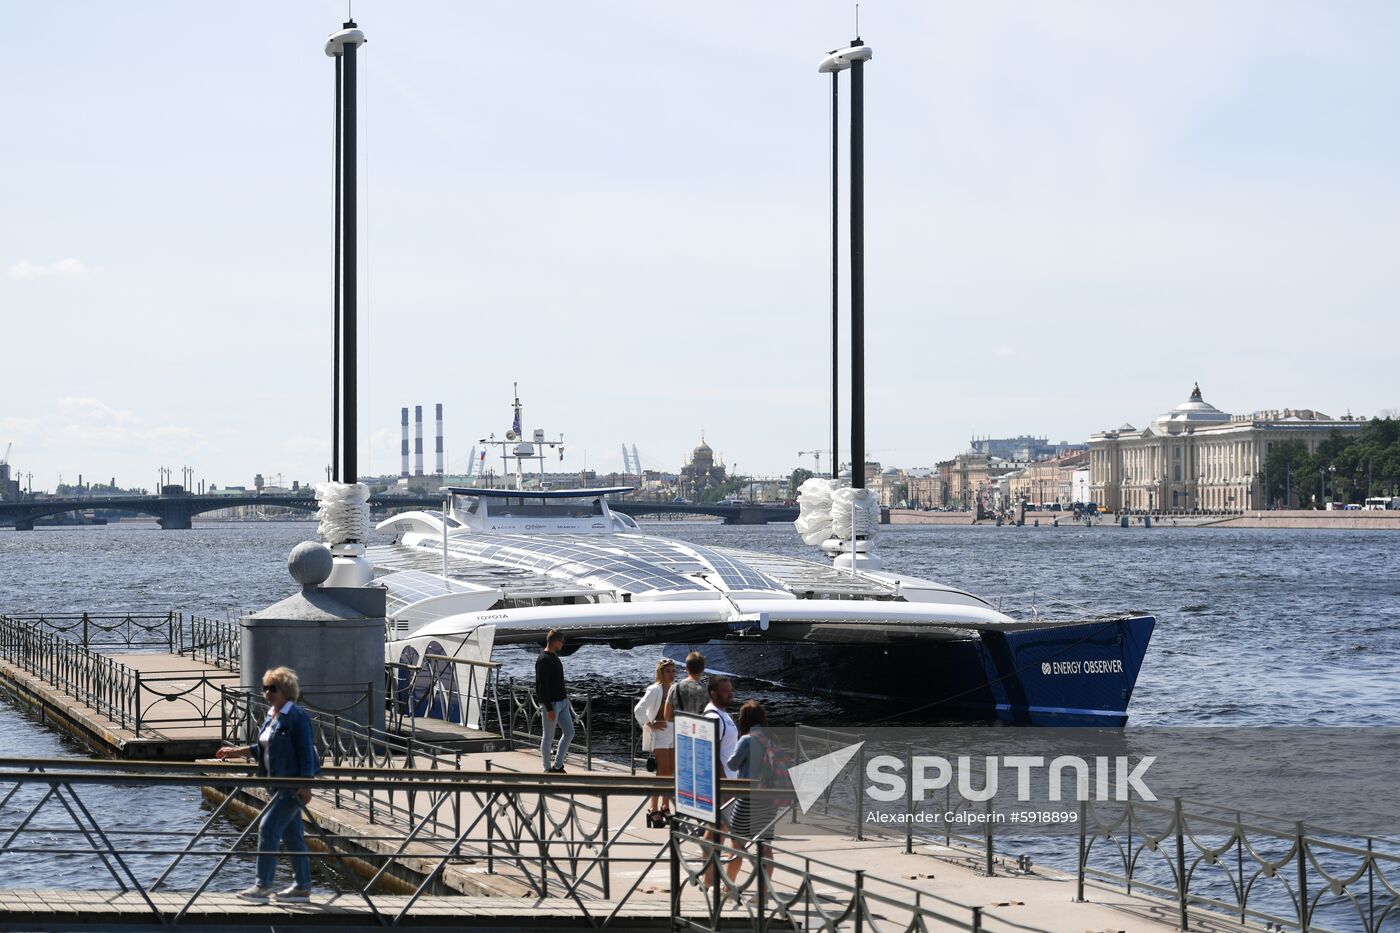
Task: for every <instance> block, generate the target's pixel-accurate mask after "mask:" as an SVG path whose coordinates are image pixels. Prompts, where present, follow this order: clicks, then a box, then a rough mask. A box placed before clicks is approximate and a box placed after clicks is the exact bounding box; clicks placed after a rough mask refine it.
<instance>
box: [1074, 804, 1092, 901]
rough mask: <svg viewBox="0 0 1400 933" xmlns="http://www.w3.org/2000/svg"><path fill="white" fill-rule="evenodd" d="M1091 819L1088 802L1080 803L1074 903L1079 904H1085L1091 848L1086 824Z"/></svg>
mask: <svg viewBox="0 0 1400 933" xmlns="http://www.w3.org/2000/svg"><path fill="white" fill-rule="evenodd" d="M1088 818H1089V804H1088V801H1086V800H1081V801H1079V869H1078V871H1077V872H1076V873H1075V874H1076V877H1075V884H1074V901H1075V903H1077V904H1082V903H1083V902H1084V873H1085V870H1086V869H1087V867H1088V861H1089V848H1088V838H1087V836H1086V835H1085V833H1086V830H1085V823H1087V822H1088Z"/></svg>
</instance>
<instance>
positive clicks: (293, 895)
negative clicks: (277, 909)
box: [277, 885, 311, 904]
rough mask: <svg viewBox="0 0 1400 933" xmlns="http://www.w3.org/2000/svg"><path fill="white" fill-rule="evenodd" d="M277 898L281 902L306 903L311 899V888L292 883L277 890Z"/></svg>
mask: <svg viewBox="0 0 1400 933" xmlns="http://www.w3.org/2000/svg"><path fill="white" fill-rule="evenodd" d="M277 900H278V902H279V903H282V904H307V903H310V901H311V889H310V888H299V887H297V886H296V885H292V886H291V887H290V888H283V889H282V890H280V891H278V892H277Z"/></svg>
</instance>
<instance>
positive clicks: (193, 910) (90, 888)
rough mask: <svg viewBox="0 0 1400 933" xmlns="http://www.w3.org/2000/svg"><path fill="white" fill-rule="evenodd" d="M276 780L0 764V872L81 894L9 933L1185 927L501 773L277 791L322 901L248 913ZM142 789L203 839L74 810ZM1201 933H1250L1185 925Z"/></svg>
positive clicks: (954, 869) (955, 862)
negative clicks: (97, 793) (199, 809)
mask: <svg viewBox="0 0 1400 933" xmlns="http://www.w3.org/2000/svg"><path fill="white" fill-rule="evenodd" d="M522 755H523V753H522ZM524 757H527V758H528V756H524ZM520 763H523V762H520ZM504 764H505V763H504V762H502V763H501V765H502V767H503V766H504ZM371 775H372V776H371ZM269 783H272V784H276V783H277V782H276V781H271V782H270V781H269V779H266V778H257V777H255V776H252V775H251V774H249V770H248V768H247V767H246V766H240V765H237V764H227V763H219V764H214V763H202V764H175V763H164V764H156V763H144V762H103V761H74V760H63V759H0V795H3V796H0V804H3V807H0V813H3V814H4V815H3V817H0V836H3V841H0V867H3V865H4V863H5V861H6V860H8V859H13V858H33V857H35V856H36V855H38V854H39V853H41V852H42V853H48V854H49V855H51V856H61V857H62V860H63V864H64V872H63V874H62V875H61V876H60V877H63V878H81V879H82V883H81V885H80V886H77V887H76V889H66V890H60V889H55V888H49V889H43V890H37V889H14V890H6V889H0V930H34V929H45V930H80V929H92V928H93V927H97V928H99V929H103V930H157V929H159V930H168V929H172V928H179V927H184V928H193V929H201V930H203V929H221V930H253V929H264V930H265V929H267V928H269V927H278V928H280V927H303V928H331V927H334V928H336V929H349V930H358V929H385V928H403V929H427V928H442V927H447V926H452V927H457V928H462V927H468V928H471V929H474V930H476V929H486V930H494V929H501V930H505V929H535V930H544V929H571V928H590V929H599V928H617V929H647V930H678V929H691V930H697V931H709V930H718V929H749V930H755V931H758V930H777V929H782V930H815V929H824V930H862V931H864V930H869V931H879V930H900V931H906V930H966V931H980V930H986V931H999V933H1020V931H1026V933H1033V931H1055V933H1082V931H1086V930H1088V931H1110V930H1115V931H1117V930H1121V931H1127V930H1134V931H1138V930H1141V931H1167V930H1172V929H1175V928H1176V922H1175V917H1176V915H1175V913H1174V908H1173V905H1171V904H1169V903H1166V902H1162V901H1152V900H1148V899H1144V898H1141V897H1133V896H1129V895H1127V894H1125V893H1122V892H1119V891H1107V890H1099V889H1096V888H1090V889H1089V892H1088V896H1087V899H1086V900H1085V901H1084V902H1076V901H1075V899H1074V897H1075V879H1074V877H1073V876H1065V875H1059V874H1055V873H1045V872H1041V871H1036V872H1030V873H1021V874H1016V875H1001V874H999V875H997V876H994V877H986V876H985V875H979V873H978V872H977V870H976V869H975V868H974V867H973V866H972V864H970V861H971V860H969V859H968V858H967V855H966V853H959V852H956V851H954V850H952V849H947V850H944V851H940V852H935V851H932V850H930V851H915V852H913V853H908V852H905V851H904V850H903V847H902V845H899V844H897V843H891V842H890V841H889V840H884V841H880V840H852V839H850V838H842V837H832V836H812V837H808V838H801V837H795V836H784V837H783V838H780V839H778V840H777V841H776V844H775V846H774V847H773V849H772V850H771V852H769V853H763V852H760V851H759V850H758V849H757V848H756V847H753V846H752V844H747V845H744V844H740V845H737V846H731V845H725V846H723V847H721V848H716V846H715V845H714V844H713V843H710V842H708V841H707V840H706V839H705V837H704V835H703V833H702V831H701V828H700V827H697V826H694V825H693V824H687V823H685V822H683V821H676V822H675V823H673V825H672V826H671V827H670V828H669V829H653V828H648V827H646V826H645V825H644V821H642V820H641V819H640V818H639V817H640V814H641V813H642V811H643V809H644V807H645V801H646V797H645V795H646V793H647V792H649V791H654V790H657V789H659V788H661V787H664V786H666V782H665V781H664V780H658V779H656V778H652V777H633V776H630V775H626V774H617V773H609V774H566V775H540V774H524V773H510V772H506V771H504V770H502V769H501V768H496V767H493V769H492V770H491V771H475V772H469V771H463V772H456V773H451V772H444V771H433V770H423V769H400V770H398V771H396V772H395V773H394V774H392V775H386V774H385V773H383V772H382V771H381V772H379V773H378V774H372V772H371V771H370V769H346V768H339V769H328V771H327V773H326V774H325V775H323V776H321V777H319V778H316V779H313V780H309V781H307V780H301V779H297V780H284V781H282V782H281V783H282V784H287V785H291V784H298V785H309V786H311V787H313V789H314V793H315V797H314V798H313V804H312V806H311V807H310V808H308V811H307V821H308V839H309V841H310V842H311V843H312V846H313V852H312V858H313V861H314V864H315V866H316V874H317V877H318V878H319V879H321V881H320V882H318V884H319V886H320V889H319V890H318V892H317V894H316V895H315V898H314V901H313V903H311V904H309V905H287V904H280V905H279V904H277V903H276V902H275V901H274V902H273V903H271V904H256V903H250V902H246V901H243V900H241V899H238V898H237V897H236V896H235V895H234V894H233V893H232V892H234V891H236V890H238V889H240V888H242V887H243V886H244V885H246V884H247V883H248V881H249V878H250V877H251V874H252V864H251V863H252V859H253V858H254V857H255V856H256V855H257V852H256V850H255V849H254V848H253V847H252V845H251V843H252V842H253V841H254V840H255V839H256V832H255V830H256V824H257V819H258V815H257V811H256V806H249V804H250V803H251V802H252V801H254V800H256V799H257V798H258V797H259V796H262V795H265V794H266V792H267V790H266V789H267V786H268V785H269ZM152 786H166V787H176V788H180V787H185V788H192V787H195V786H199V787H203V788H205V793H206V795H207V796H209V797H210V800H211V806H210V808H209V813H208V816H207V818H206V820H205V821H204V823H203V824H202V825H199V826H190V827H187V828H186V829H185V830H183V831H181V832H179V833H173V834H172V833H169V832H167V833H163V834H162V833H152V832H150V830H149V828H147V827H142V826H139V825H133V824H132V823H131V820H132V817H130V816H127V815H125V814H123V813H120V812H117V813H113V812H104V811H102V810H101V809H100V808H98V807H96V806H89V805H87V804H86V803H85V802H84V798H85V797H88V798H91V797H92V796H93V795H92V794H91V793H90V791H91V789H92V788H95V787H129V788H132V789H135V788H138V787H144V788H149V787H152ZM215 788H217V789H215ZM727 790H728V791H730V792H739V790H740V789H739V785H737V784H736V785H734V786H732V787H729V788H727ZM214 801H217V802H214ZM26 805H27V810H26ZM332 813H334V814H335V818H334V819H327V818H326V816H327V814H332ZM348 814H356V817H355V818H354V819H351V818H350V817H349V816H348ZM716 858H726V859H727V858H733V859H737V860H738V861H739V863H740V865H739V871H738V873H737V880H736V881H735V882H734V883H732V884H731V883H728V882H726V883H725V884H723V885H722V887H723V892H722V893H723V895H724V897H723V901H722V902H720V900H719V899H718V897H717V896H716V894H715V892H713V891H709V892H707V891H706V890H705V889H704V888H703V887H702V886H701V884H700V882H701V881H702V880H703V878H704V876H705V872H706V868H707V866H709V865H711V864H712V860H713V859H716ZM80 866H86V867H80ZM284 870H285V868H284ZM1003 870H1004V867H1003ZM769 872H771V878H770V877H769ZM0 877H3V872H0ZM176 877H178V878H179V879H180V881H179V883H178V884H177V883H176V882H175V881H173V880H172V879H173V878H176ZM327 881H329V882H330V883H329V884H327ZM0 888H3V885H2V884H0ZM1192 929H1197V930H1202V931H1228V930H1240V929H1246V928H1242V927H1239V926H1237V925H1235V924H1232V923H1229V922H1226V921H1218V920H1211V919H1205V920H1200V921H1198V920H1195V919H1194V918H1193V922H1192Z"/></svg>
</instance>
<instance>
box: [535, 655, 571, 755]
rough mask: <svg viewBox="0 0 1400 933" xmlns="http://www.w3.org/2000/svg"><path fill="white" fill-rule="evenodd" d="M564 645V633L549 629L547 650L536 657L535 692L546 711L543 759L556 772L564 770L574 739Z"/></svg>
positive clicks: (543, 728) (541, 740)
mask: <svg viewBox="0 0 1400 933" xmlns="http://www.w3.org/2000/svg"><path fill="white" fill-rule="evenodd" d="M563 647H564V634H563V633H562V632H560V631H559V630H558V629H554V628H552V629H550V630H549V634H548V635H546V636H545V646H544V650H543V651H541V652H540V656H539V657H538V658H536V659H535V695H536V696H538V697H539V701H540V707H541V708H542V709H543V710H544V722H543V723H541V728H540V758H541V759H542V760H543V762H544V769H545V770H546V771H550V772H553V773H555V774H563V773H564V756H565V755H567V754H568V752H569V743H570V742H572V741H573V740H574V711H573V708H572V707H571V706H570V705H569V694H568V691H567V690H565V689H564V662H562V661H560V660H559V649H560V648H563ZM556 727H557V728H558V729H559V750H558V751H557V752H555V754H554V758H553V760H552V764H551V759H550V755H549V751H550V746H551V745H552V744H553V743H554V730H555V728H556Z"/></svg>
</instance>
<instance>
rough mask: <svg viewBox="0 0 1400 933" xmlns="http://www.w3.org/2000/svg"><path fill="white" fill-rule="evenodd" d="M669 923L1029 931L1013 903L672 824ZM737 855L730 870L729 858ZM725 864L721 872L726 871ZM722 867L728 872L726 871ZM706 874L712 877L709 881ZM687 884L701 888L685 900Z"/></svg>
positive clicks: (710, 931) (681, 822) (711, 931)
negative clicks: (959, 894) (966, 898)
mask: <svg viewBox="0 0 1400 933" xmlns="http://www.w3.org/2000/svg"><path fill="white" fill-rule="evenodd" d="M671 841H672V845H671V848H670V853H669V854H670V860H671V866H670V868H671V884H670V890H671V929H672V930H695V931H700V933H719V931H721V930H736V929H749V930H753V931H756V933H763V931H768V930H773V929H785V930H820V931H831V933H834V931H837V930H856V931H862V930H872V931H875V930H898V931H928V930H935V929H937V930H970V931H978V933H980V931H992V930H1004V931H1017V930H1020V931H1034V930H1039V929H1041V928H1040V927H1035V926H1031V925H1029V924H1026V923H1023V922H1021V921H1020V920H1018V919H1017V918H1015V917H1009V916H1004V914H1008V913H1011V914H1014V913H1015V908H1017V907H1021V906H1023V905H1021V904H1020V903H1019V902H1014V901H1011V902H1004V903H999V904H991V905H971V904H964V903H961V902H958V901H955V900H952V899H951V898H947V897H942V896H940V895H937V894H934V893H933V892H931V891H929V890H928V889H927V887H922V888H921V887H916V886H915V885H911V884H905V883H904V882H902V881H895V880H892V879H888V878H882V877H879V876H877V875H872V874H869V873H867V872H866V871H865V870H863V869H858V868H851V867H849V866H846V865H838V864H836V863H834V862H829V861H825V860H823V859H818V858H812V857H811V856H809V855H804V854H802V853H798V852H794V851H791V850H789V849H786V848H783V847H780V846H774V845H771V844H764V845H761V846H760V845H756V844H755V843H754V842H753V841H752V840H747V839H742V838H740V839H734V838H733V837H729V839H728V840H726V841H717V840H716V839H715V837H714V836H713V835H712V834H710V833H709V832H708V831H707V830H706V829H705V828H704V827H703V826H702V825H698V824H695V823H692V822H689V821H687V820H685V819H674V820H673V821H672V825H671ZM736 862H737V870H736V868H735V865H734V863H736ZM725 869H727V871H726V870H725ZM729 872H733V873H734V876H735V877H734V878H732V879H731V878H730V876H729ZM712 880H717V883H713V884H710V883H709V882H711V881H712ZM687 885H694V886H696V887H699V888H701V889H702V890H704V889H706V888H708V893H707V897H706V899H705V901H704V902H703V903H702V904H701V905H698V906H696V905H693V904H692V905H687V904H686V903H685V902H684V901H683V900H682V898H681V892H682V891H683V890H684V889H685V887H686V886H687Z"/></svg>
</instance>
